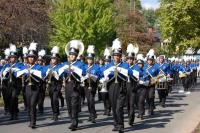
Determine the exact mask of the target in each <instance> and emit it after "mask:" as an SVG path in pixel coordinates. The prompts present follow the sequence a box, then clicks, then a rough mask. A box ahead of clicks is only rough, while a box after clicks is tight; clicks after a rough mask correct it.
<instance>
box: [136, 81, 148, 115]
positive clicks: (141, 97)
mask: <svg viewBox="0 0 200 133" xmlns="http://www.w3.org/2000/svg"><path fill="white" fill-rule="evenodd" d="M146 92H147V87H145V86H142V85H140V86H138V87H137V94H138V111H139V115H140V116H142V115H144V114H145V99H146Z"/></svg>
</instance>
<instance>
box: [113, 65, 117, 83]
mask: <svg viewBox="0 0 200 133" xmlns="http://www.w3.org/2000/svg"><path fill="white" fill-rule="evenodd" d="M114 77H115V83H118V79H117V77H118V71H117V64H115V71H114Z"/></svg>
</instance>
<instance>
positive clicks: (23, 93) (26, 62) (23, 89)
mask: <svg viewBox="0 0 200 133" xmlns="http://www.w3.org/2000/svg"><path fill="white" fill-rule="evenodd" d="M22 53H23V61H22V63H23V64H24V65H25V66H27V65H28V60H27V55H28V48H27V47H23V49H22ZM23 78H24V77H23V76H22V82H24V79H23ZM22 96H23V101H24V111H26V110H27V103H26V88H25V86H24V83H22Z"/></svg>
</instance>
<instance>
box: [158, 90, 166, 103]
mask: <svg viewBox="0 0 200 133" xmlns="http://www.w3.org/2000/svg"><path fill="white" fill-rule="evenodd" d="M167 94H168V88H166V89H159V90H158V96H159V99H160V103H161V105H162V106H165V101H166V97H167Z"/></svg>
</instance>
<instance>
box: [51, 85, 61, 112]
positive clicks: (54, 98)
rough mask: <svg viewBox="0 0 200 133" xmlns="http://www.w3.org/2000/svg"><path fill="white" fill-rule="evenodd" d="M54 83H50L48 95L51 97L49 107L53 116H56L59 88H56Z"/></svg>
mask: <svg viewBox="0 0 200 133" xmlns="http://www.w3.org/2000/svg"><path fill="white" fill-rule="evenodd" d="M56 88H57V86H56V85H52V87H50V90H49V96H50V99H51V108H52V111H53V115H54V116H58V115H59V114H60V111H59V94H60V89H56Z"/></svg>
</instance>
